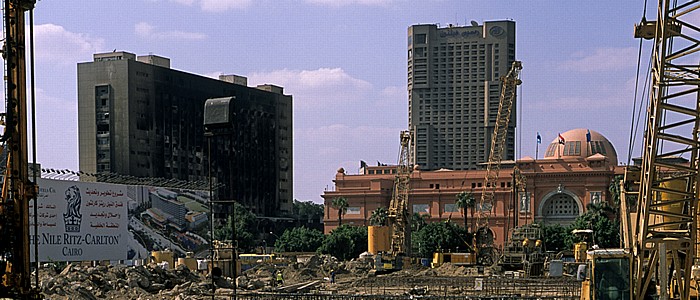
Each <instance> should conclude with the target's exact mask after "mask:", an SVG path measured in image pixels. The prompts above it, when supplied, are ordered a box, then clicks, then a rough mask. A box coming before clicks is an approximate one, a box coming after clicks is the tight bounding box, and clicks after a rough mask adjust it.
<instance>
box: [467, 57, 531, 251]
mask: <svg viewBox="0 0 700 300" xmlns="http://www.w3.org/2000/svg"><path fill="white" fill-rule="evenodd" d="M522 68H523V67H522V64H521V62H520V61H514V62H513V64H512V66H511V68H510V70H509V71H508V74H506V76H503V77H501V84H502V85H501V97H500V101H499V104H498V115H497V117H496V123H495V124H494V128H493V135H492V136H491V151H490V152H489V161H488V164H487V165H486V177H485V178H484V185H483V190H482V192H481V202H480V203H479V207H478V211H479V215H478V217H477V225H478V227H477V230H476V247H477V262H478V263H479V264H482V265H492V264H493V263H494V262H495V259H496V257H495V254H494V248H493V232H492V231H491V229H490V228H489V219H490V217H491V211H492V210H493V202H494V201H493V200H494V197H495V194H496V185H497V180H498V172H499V171H500V170H501V160H502V159H503V151H504V146H505V143H506V135H507V132H508V123H510V115H511V111H512V109H513V102H514V101H515V91H516V88H517V86H518V85H520V83H521V81H520V79H519V78H518V77H519V75H520V70H522Z"/></svg>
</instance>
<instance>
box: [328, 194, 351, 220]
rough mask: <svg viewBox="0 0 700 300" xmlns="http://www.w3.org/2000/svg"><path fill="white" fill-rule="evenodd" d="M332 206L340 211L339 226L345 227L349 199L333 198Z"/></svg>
mask: <svg viewBox="0 0 700 300" xmlns="http://www.w3.org/2000/svg"><path fill="white" fill-rule="evenodd" d="M331 206H333V208H335V209H337V210H338V226H340V225H343V215H345V213H347V212H348V199H346V198H345V197H336V198H333V200H332V201H331Z"/></svg>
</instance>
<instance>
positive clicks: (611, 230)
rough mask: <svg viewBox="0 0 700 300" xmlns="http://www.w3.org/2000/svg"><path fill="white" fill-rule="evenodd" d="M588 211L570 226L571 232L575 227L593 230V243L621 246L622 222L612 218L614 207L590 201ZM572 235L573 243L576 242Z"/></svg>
mask: <svg viewBox="0 0 700 300" xmlns="http://www.w3.org/2000/svg"><path fill="white" fill-rule="evenodd" d="M586 209H587V211H586V212H585V213H584V214H583V215H580V216H579V217H578V218H576V220H575V221H574V223H573V224H571V226H570V227H569V228H568V229H569V232H571V231H572V230H574V229H591V230H593V243H594V244H597V245H598V246H599V247H601V248H618V247H620V234H619V232H620V222H618V221H617V220H614V219H611V218H610V217H611V216H612V215H613V214H614V210H613V208H612V207H610V206H609V205H607V203H605V202H601V203H595V204H594V203H590V204H588V205H586ZM574 239H575V238H574V237H573V236H572V237H571V241H572V242H571V243H572V244H573V242H574Z"/></svg>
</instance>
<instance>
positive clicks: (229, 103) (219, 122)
mask: <svg viewBox="0 0 700 300" xmlns="http://www.w3.org/2000/svg"><path fill="white" fill-rule="evenodd" d="M235 99H236V97H224V98H212V99H207V101H206V102H205V103H204V136H205V137H207V138H208V139H207V144H208V151H209V154H208V161H209V162H208V163H209V176H208V177H209V212H210V215H211V228H210V230H211V234H210V239H211V240H210V243H209V245H210V254H211V259H212V271H213V270H214V243H213V240H214V203H215V201H214V192H213V182H212V173H211V169H212V165H211V140H212V138H214V137H215V136H221V135H228V134H231V132H232V131H233V120H232V118H233V115H234V111H233V101H234V100H235ZM229 176H232V175H229ZM217 202H219V201H217ZM232 218H233V220H232V227H233V239H232V245H234V246H233V249H232V255H231V256H232V257H233V275H234V279H235V277H236V275H237V274H236V259H237V257H236V256H237V255H236V248H235V244H236V219H235V203H234V214H233V216H232ZM211 277H212V278H211V281H212V282H211V284H212V295H211V297H212V299H214V295H215V294H216V285H215V284H214V276H213V274H212V276H211ZM236 290H237V287H236V284H235V283H234V285H233V299H236V298H237V297H236Z"/></svg>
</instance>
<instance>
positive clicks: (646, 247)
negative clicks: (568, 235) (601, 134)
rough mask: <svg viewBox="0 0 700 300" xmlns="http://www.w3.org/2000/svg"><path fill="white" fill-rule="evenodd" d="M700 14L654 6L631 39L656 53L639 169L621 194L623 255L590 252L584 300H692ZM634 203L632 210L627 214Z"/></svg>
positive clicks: (694, 4) (682, 4)
mask: <svg viewBox="0 0 700 300" xmlns="http://www.w3.org/2000/svg"><path fill="white" fill-rule="evenodd" d="M698 8H700V1H698V0H693V1H681V0H679V1H670V0H659V1H658V6H657V18H658V19H657V20H656V21H647V20H646V19H644V18H643V19H642V22H641V23H640V24H637V25H636V26H635V37H637V38H644V39H650V40H652V42H653V43H654V46H653V53H652V57H651V59H652V69H651V90H650V99H649V106H648V109H647V119H646V121H647V123H646V130H645V136H644V147H643V149H642V159H641V166H640V167H639V168H628V170H627V174H626V176H625V182H626V183H627V184H630V183H632V184H631V186H629V190H628V187H625V182H623V184H622V186H621V191H623V194H622V195H623V196H622V202H623V203H622V204H623V205H622V209H623V210H622V212H623V213H622V214H623V225H624V226H623V228H624V229H625V230H626V232H623V235H622V236H623V241H624V246H625V247H626V249H610V250H594V251H589V252H588V257H589V261H588V265H589V269H590V270H589V271H588V272H587V273H588V274H587V279H586V281H584V283H583V289H582V291H581V299H596V300H600V299H644V298H646V297H647V296H648V295H657V296H658V297H659V299H692V298H695V299H697V290H696V288H697V284H693V282H695V280H696V279H697V278H693V277H694V274H692V273H694V271H695V270H697V269H698V266H697V264H698V261H697V259H698V250H700V249H699V247H698V207H699V205H698V199H699V197H698V196H699V195H698V188H699V184H700V176H698V175H699V174H698V170H699V166H698V163H699V160H700V153H699V150H700V140H699V138H700V134H699V132H700V101H699V100H698V99H700V93H698V92H699V91H700V89H699V86H700V70H699V68H698V61H700V42H699V41H700V28H698V27H697V25H695V24H694V23H695V20H697V18H698V15H699V14H700V10H699V9H698ZM635 182H638V185H637V187H638V188H636V187H635V186H633V183H635ZM634 198H636V200H637V201H636V202H637V203H636V209H633V208H632V209H631V210H627V206H628V204H631V206H634V203H633V201H629V200H633V199H634ZM631 211H634V213H631V214H632V217H631V218H628V216H627V215H628V214H627V213H628V212H631ZM603 252H607V253H603ZM691 288H692V289H691Z"/></svg>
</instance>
